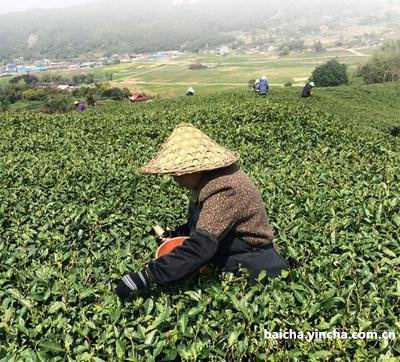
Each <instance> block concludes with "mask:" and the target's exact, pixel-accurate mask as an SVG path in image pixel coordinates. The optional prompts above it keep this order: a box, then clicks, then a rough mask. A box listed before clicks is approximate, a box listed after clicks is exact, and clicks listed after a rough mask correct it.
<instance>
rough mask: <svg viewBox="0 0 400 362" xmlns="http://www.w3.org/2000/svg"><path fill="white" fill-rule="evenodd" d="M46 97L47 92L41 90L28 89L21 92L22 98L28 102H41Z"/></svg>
mask: <svg viewBox="0 0 400 362" xmlns="http://www.w3.org/2000/svg"><path fill="white" fill-rule="evenodd" d="M47 96H48V92H47V91H46V90H45V89H43V88H30V89H27V90H26V91H23V92H22V98H24V99H27V100H29V101H43V100H45V99H46V98H47Z"/></svg>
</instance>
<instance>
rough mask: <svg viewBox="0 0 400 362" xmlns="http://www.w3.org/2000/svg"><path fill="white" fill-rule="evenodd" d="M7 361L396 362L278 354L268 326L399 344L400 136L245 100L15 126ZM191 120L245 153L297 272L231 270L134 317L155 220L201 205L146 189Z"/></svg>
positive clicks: (2, 227)
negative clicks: (126, 282)
mask: <svg viewBox="0 0 400 362" xmlns="http://www.w3.org/2000/svg"><path fill="white" fill-rule="evenodd" d="M0 117H1V121H0V123H1V129H2V132H1V133H0V248H1V254H0V266H1V269H0V358H2V359H3V360H6V361H20V360H21V361H22V360H26V361H62V360H69V361H96V362H98V361H109V360H128V361H137V360H147V361H152V360H156V359H157V360H174V359H182V360H215V361H224V360H229V361H238V360H243V361H247V360H254V361H256V360H269V361H284V360H285V361H288V360H297V361H304V360H310V361H319V360H333V359H336V360H339V361H350V360H371V361H372V360H379V359H380V360H387V361H388V360H389V358H390V357H393V356H399V355H400V346H399V344H398V343H396V341H393V340H335V339H333V340H328V339H327V340H322V341H306V340H286V341H285V340H266V339H264V328H265V329H266V330H268V331H270V332H273V331H279V330H280V329H281V330H289V329H293V330H297V331H311V330H313V329H314V328H318V329H319V330H321V331H330V330H332V329H333V328H336V329H338V330H341V331H347V332H354V331H380V332H382V331H385V330H387V331H394V332H396V333H397V335H398V334H399V333H400V321H399V312H400V310H399V305H400V304H399V302H400V277H399V264H400V257H399V255H400V246H399V237H400V198H399V184H400V153H399V143H398V138H397V137H391V136H390V135H385V134H380V133H369V132H361V131H359V130H358V129H357V131H355V128H354V127H353V126H352V125H351V124H348V122H347V121H343V119H342V118H341V117H333V116H332V115H331V114H330V113H327V112H324V111H317V110H313V109H310V108H309V107H307V106H305V105H301V104H297V105H295V106H289V105H287V104H284V102H282V103H279V102H272V101H270V100H266V99H259V98H258V97H253V96H251V95H248V96H247V98H246V96H244V95H243V94H242V93H237V94H236V93H232V94H225V95H219V96H218V97H215V96H212V97H198V98H196V97H193V98H190V99H186V98H178V99H175V100H166V101H155V102H153V103H151V104H138V105H131V104H110V105H107V106H104V107H100V108H98V109H91V110H89V111H87V112H85V113H84V114H82V113H68V114H57V115H49V114H30V113H27V112H26V113H3V114H1V116H0ZM182 121H188V122H192V123H193V124H194V125H195V126H197V127H199V128H200V129H202V130H203V131H205V132H206V133H208V134H209V135H210V136H211V137H213V138H214V139H215V140H217V141H218V142H219V143H221V144H223V145H225V146H226V147H229V148H231V149H233V150H237V151H239V152H240V154H241V161H240V165H241V167H242V168H243V169H244V170H245V171H246V172H247V173H248V174H249V175H250V177H251V178H252V179H253V180H254V182H255V183H256V184H257V186H258V187H259V189H260V191H261V193H262V197H263V200H264V202H265V205H266V208H267V210H268V213H269V216H270V220H271V222H272V224H273V226H274V228H275V231H276V238H275V243H276V245H277V246H278V247H279V248H280V250H281V253H282V254H283V255H285V256H287V257H291V258H293V259H295V260H296V262H297V267H296V268H294V269H293V270H292V271H291V272H290V274H289V273H285V274H284V275H282V276H281V277H279V278H276V279H273V280H269V279H268V278H266V277H265V276H263V275H261V276H260V279H259V281H258V282H257V283H256V284H255V285H249V284H248V282H247V279H246V273H245V272H244V271H243V272H242V274H241V275H240V276H239V277H235V276H233V275H232V274H229V273H223V274H222V275H219V274H217V273H216V272H214V271H210V272H208V273H205V274H202V275H199V276H195V277H193V278H191V279H189V280H186V281H184V282H182V283H180V284H178V285H176V286H175V287H173V288H168V289H159V290H151V291H148V292H143V293H141V294H139V295H138V296H137V297H136V298H135V300H134V301H133V302H131V303H126V304H121V303H120V302H119V301H118V300H117V298H116V296H115V295H114V288H115V281H116V280H118V279H119V278H120V277H121V275H122V274H124V273H126V272H127V271H133V270H138V269H140V268H142V267H144V266H145V265H146V264H147V263H148V261H149V260H151V258H152V257H153V255H154V253H155V250H156V248H157V243H156V240H155V239H154V238H153V237H152V236H149V231H150V229H151V226H152V225H154V224H155V223H156V222H158V223H161V224H162V225H165V226H174V225H175V224H177V223H180V222H182V221H183V220H184V217H185V213H186V212H185V211H186V204H187V202H188V195H187V194H186V193H185V192H184V191H182V190H180V189H179V188H177V187H176V186H175V185H174V183H173V182H172V180H171V179H170V178H168V177H160V178H156V177H153V176H143V175H140V174H139V171H138V169H139V167H140V166H141V165H143V164H144V163H145V162H147V161H148V160H149V159H150V157H152V155H153V154H154V153H155V152H156V151H157V150H158V148H159V146H160V145H161V143H162V141H163V140H164V139H165V138H166V137H167V136H168V135H169V134H170V132H171V131H172V129H173V128H174V127H175V125H177V124H178V123H180V122H182Z"/></svg>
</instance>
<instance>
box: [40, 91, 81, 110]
mask: <svg viewBox="0 0 400 362" xmlns="http://www.w3.org/2000/svg"><path fill="white" fill-rule="evenodd" d="M73 102H74V100H73V99H72V98H71V96H69V95H68V94H64V93H57V94H55V95H53V96H51V97H49V98H48V99H47V101H46V102H45V104H44V111H45V112H47V113H57V112H62V113H63V112H69V111H71V110H72V109H73V108H74V106H73Z"/></svg>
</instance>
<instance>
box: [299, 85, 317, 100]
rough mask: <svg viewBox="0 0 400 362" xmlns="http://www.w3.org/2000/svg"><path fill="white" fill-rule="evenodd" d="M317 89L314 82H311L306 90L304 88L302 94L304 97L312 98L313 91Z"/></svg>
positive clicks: (305, 87) (306, 86)
mask: <svg viewBox="0 0 400 362" xmlns="http://www.w3.org/2000/svg"><path fill="white" fill-rule="evenodd" d="M314 87H315V84H314V82H309V83H307V84H306V85H305V86H304V88H303V92H302V93H301V96H302V97H310V96H312V95H313V94H314V93H313V91H312V89H313V88H314Z"/></svg>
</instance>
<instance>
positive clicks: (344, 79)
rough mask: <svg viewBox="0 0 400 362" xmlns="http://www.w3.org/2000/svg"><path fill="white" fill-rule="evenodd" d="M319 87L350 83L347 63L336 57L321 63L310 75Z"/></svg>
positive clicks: (311, 79)
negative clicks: (339, 60) (342, 62)
mask: <svg viewBox="0 0 400 362" xmlns="http://www.w3.org/2000/svg"><path fill="white" fill-rule="evenodd" d="M310 81H313V82H314V83H315V85H316V86H317V87H334V86H338V85H342V84H348V83H349V77H348V75H347V66H346V64H340V63H339V62H338V61H337V60H336V59H332V60H330V61H329V62H327V63H325V64H322V65H319V66H318V67H316V68H315V69H314V71H313V72H312V75H311V77H310Z"/></svg>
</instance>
